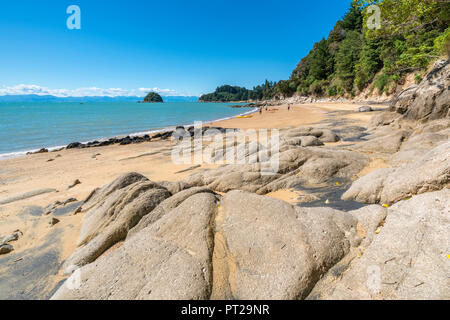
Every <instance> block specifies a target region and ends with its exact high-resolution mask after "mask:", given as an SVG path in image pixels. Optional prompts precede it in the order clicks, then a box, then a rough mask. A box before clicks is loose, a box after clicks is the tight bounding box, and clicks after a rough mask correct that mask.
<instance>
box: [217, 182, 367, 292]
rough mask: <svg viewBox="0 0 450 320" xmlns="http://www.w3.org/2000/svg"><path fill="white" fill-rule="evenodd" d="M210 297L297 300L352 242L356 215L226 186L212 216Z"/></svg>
mask: <svg viewBox="0 0 450 320" xmlns="http://www.w3.org/2000/svg"><path fill="white" fill-rule="evenodd" d="M216 225H217V233H216V236H215V244H216V246H215V250H214V261H213V263H214V286H213V295H212V298H214V299H299V298H304V297H306V296H307V295H308V293H309V292H310V290H311V289H312V288H313V287H314V284H315V283H316V282H317V281H318V280H319V279H320V277H321V275H323V274H324V273H325V272H326V271H327V270H328V269H329V268H330V267H331V266H333V265H334V264H335V263H337V262H338V261H339V260H340V259H342V258H343V257H344V256H345V255H346V254H347V253H348V252H349V250H350V248H351V247H354V246H357V245H359V243H360V241H361V239H360V238H359V237H358V236H357V231H356V226H357V220H356V219H355V218H354V217H353V216H352V215H351V214H348V213H345V212H341V211H337V210H333V209H330V208H300V207H295V206H292V205H290V204H288V203H286V202H283V201H281V200H276V199H272V198H268V197H264V196H258V195H255V194H251V193H247V192H243V191H231V192H229V193H227V194H226V195H225V196H224V198H223V201H222V206H221V210H220V212H219V215H218V217H217V220H216Z"/></svg>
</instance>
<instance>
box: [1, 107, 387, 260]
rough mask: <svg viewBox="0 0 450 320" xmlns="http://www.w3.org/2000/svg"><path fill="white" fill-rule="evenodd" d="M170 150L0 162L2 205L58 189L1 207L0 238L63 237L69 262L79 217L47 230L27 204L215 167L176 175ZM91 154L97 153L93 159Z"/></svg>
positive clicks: (234, 122)
mask: <svg viewBox="0 0 450 320" xmlns="http://www.w3.org/2000/svg"><path fill="white" fill-rule="evenodd" d="M357 108H358V105H355V104H337V103H320V104H307V105H293V106H292V108H291V110H290V111H288V110H287V105H281V106H276V107H269V109H272V110H273V111H266V110H265V109H263V113H262V114H259V113H254V114H253V115H252V117H249V118H233V119H229V120H225V121H220V122H216V123H215V124H214V125H216V126H221V127H228V128H241V129H249V128H254V129H261V128H285V127H294V126H302V125H309V124H317V123H320V122H321V121H323V120H325V119H326V117H327V114H328V112H329V111H337V110H342V111H355V112H354V113H350V114H347V115H345V117H347V118H348V119H350V120H353V121H357V122H358V123H359V124H361V125H363V124H364V123H366V122H367V121H368V120H369V118H370V116H371V115H372V114H370V113H368V114H361V113H357V112H356V109H357ZM171 146H172V142H170V141H154V142H146V143H141V144H131V145H126V146H120V145H112V146H105V147H98V148H86V149H72V150H61V151H58V152H50V153H43V154H33V155H28V156H23V157H19V158H15V159H7V160H2V161H0V202H2V201H4V200H6V199H10V198H12V197H16V196H18V195H21V194H24V193H26V192H30V191H35V190H40V189H44V188H52V189H56V190H57V192H50V193H45V194H41V195H38V196H34V197H32V198H28V199H23V200H19V201H14V202H11V203H9V204H4V205H0V236H5V235H7V234H10V233H11V232H13V231H14V230H17V229H19V230H21V231H22V232H23V233H24V236H23V237H21V238H20V239H19V241H16V242H14V243H12V244H13V246H14V252H15V253H21V252H23V251H24V250H26V249H28V248H33V247H37V246H39V245H40V244H42V243H44V242H45V240H46V237H47V236H48V235H49V234H50V233H51V232H53V231H54V230H58V231H59V232H60V233H61V235H62V236H61V239H62V241H61V242H62V243H61V244H60V245H61V248H60V249H61V252H62V256H61V259H65V258H67V257H68V256H69V255H70V254H71V253H72V252H73V250H74V249H75V243H76V239H77V237H78V234H79V230H80V227H81V224H82V218H83V213H81V214H78V215H75V216H72V215H68V216H62V217H58V219H59V220H60V221H61V222H60V223H58V224H57V225H55V226H53V227H51V226H49V224H48V221H49V220H50V217H49V216H31V215H26V214H23V213H22V214H21V212H23V210H24V209H25V208H27V207H29V206H41V207H45V206H47V205H49V204H51V203H53V202H54V201H56V200H59V201H64V200H66V199H68V198H76V199H78V200H83V199H85V198H86V197H87V196H88V194H89V193H90V192H91V191H92V190H93V189H94V188H97V187H100V186H103V185H105V184H106V183H109V182H111V181H112V180H113V179H115V178H117V177H118V176H119V175H121V174H123V173H126V172H132V171H134V172H138V173H141V174H143V175H144V176H146V177H148V178H149V179H151V180H153V181H159V180H168V181H176V180H180V179H183V178H185V177H187V176H189V175H190V174H192V173H194V172H197V171H198V170H201V169H204V168H211V167H214V165H202V166H201V167H200V168H196V169H193V170H189V171H186V172H183V173H177V172H178V171H180V170H183V169H187V168H189V167H191V166H192V165H188V164H182V165H176V164H173V163H172V161H171ZM95 154H99V155H97V156H96V157H93V155H95ZM51 159H52V161H50V162H49V161H48V160H51ZM383 166H384V164H383V163H381V162H372V163H371V165H370V168H368V169H367V172H368V171H369V170H370V171H371V170H374V169H375V168H378V167H383ZM76 179H79V180H80V181H81V184H79V185H77V186H75V187H74V188H72V189H70V190H68V189H67V187H68V186H69V185H70V184H71V183H72V182H73V181H74V180H76ZM298 195H299V194H298V192H297V191H294V190H280V191H277V192H276V193H273V194H270V195H269V196H272V197H275V198H278V199H282V200H285V201H287V202H291V203H296V202H297V201H298V200H297V198H298Z"/></svg>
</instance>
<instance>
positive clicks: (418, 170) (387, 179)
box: [342, 142, 450, 204]
mask: <svg viewBox="0 0 450 320" xmlns="http://www.w3.org/2000/svg"><path fill="white" fill-rule="evenodd" d="M449 150H450V142H447V143H444V144H441V145H439V146H438V147H436V148H434V149H433V150H431V151H429V152H427V153H425V154H424V155H423V156H422V157H421V158H419V159H417V160H416V161H414V162H412V163H409V164H406V165H405V166H402V167H399V168H384V169H379V170H376V171H373V172H371V173H369V174H368V175H366V176H364V177H362V178H360V179H358V180H356V181H355V182H353V184H352V185H351V187H350V188H349V189H348V190H347V191H346V192H345V193H344V194H343V196H342V199H344V200H356V201H359V202H365V203H382V204H391V203H394V202H397V201H399V200H402V199H405V198H408V197H411V196H412V195H416V194H421V193H425V192H430V191H436V190H440V189H442V188H445V187H446V186H448V184H449V183H450V152H449Z"/></svg>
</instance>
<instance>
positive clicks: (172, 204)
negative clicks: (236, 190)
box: [127, 187, 216, 238]
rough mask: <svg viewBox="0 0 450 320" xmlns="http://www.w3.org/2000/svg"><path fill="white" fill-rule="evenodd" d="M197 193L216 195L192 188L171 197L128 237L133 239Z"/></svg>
mask: <svg viewBox="0 0 450 320" xmlns="http://www.w3.org/2000/svg"><path fill="white" fill-rule="evenodd" d="M197 193H211V194H214V195H216V194H215V193H214V192H213V191H211V190H210V189H208V188H204V187H192V188H189V189H186V190H183V191H180V192H178V193H177V194H175V195H173V196H171V197H170V198H167V199H165V200H164V201H162V202H161V203H160V204H159V205H158V206H157V207H156V208H155V209H154V210H153V211H151V212H150V213H149V214H147V215H146V216H144V217H143V218H142V219H141V220H140V221H139V223H138V224H137V225H136V226H135V227H133V228H132V229H131V230H130V231H129V232H128V235H127V238H129V237H132V236H133V235H135V234H138V233H139V231H141V230H142V229H144V228H146V227H148V226H149V225H151V224H152V223H154V222H155V221H157V220H158V219H160V218H161V217H162V216H164V215H165V214H167V213H168V212H170V211H172V210H173V209H175V208H176V207H178V206H179V205H180V204H181V203H182V202H183V201H185V200H186V199H188V198H190V197H192V196H193V195H194V194H197Z"/></svg>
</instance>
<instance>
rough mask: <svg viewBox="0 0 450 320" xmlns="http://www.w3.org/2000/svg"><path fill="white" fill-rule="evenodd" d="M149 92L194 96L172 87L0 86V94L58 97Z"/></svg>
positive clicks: (139, 95)
mask: <svg viewBox="0 0 450 320" xmlns="http://www.w3.org/2000/svg"><path fill="white" fill-rule="evenodd" d="M149 92H156V93H158V94H160V95H161V96H165V97H170V96H195V95H190V94H184V93H179V92H177V91H176V90H174V89H161V88H158V87H154V88H137V89H123V88H98V87H85V88H76V89H51V88H48V87H43V86H39V85H35V84H19V85H15V86H3V87H0V96H7V95H38V96H45V95H51V96H55V97H58V98H67V97H75V98H78V97H144V96H146V95H147V94H148V93H149Z"/></svg>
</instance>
